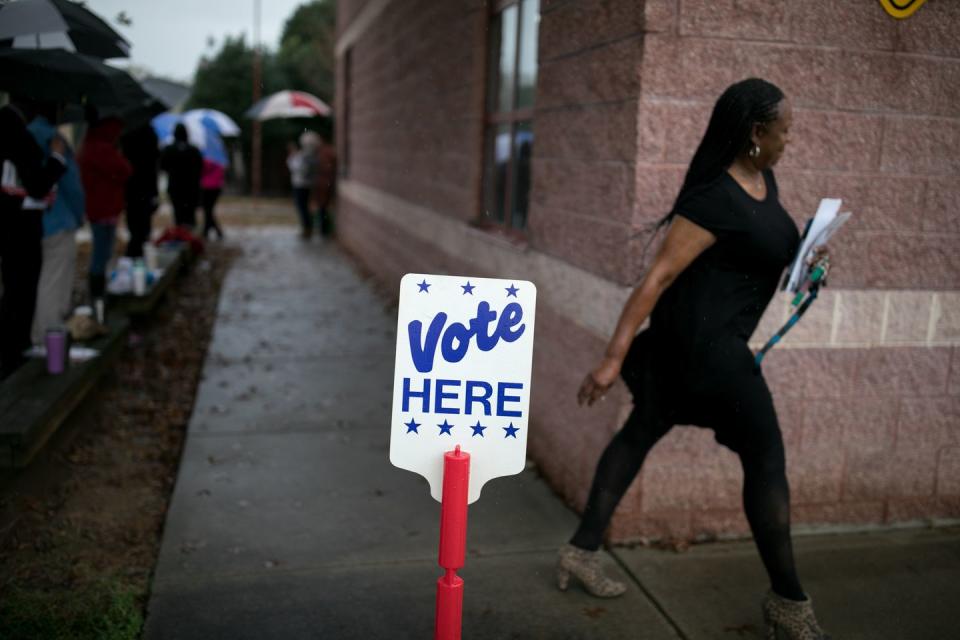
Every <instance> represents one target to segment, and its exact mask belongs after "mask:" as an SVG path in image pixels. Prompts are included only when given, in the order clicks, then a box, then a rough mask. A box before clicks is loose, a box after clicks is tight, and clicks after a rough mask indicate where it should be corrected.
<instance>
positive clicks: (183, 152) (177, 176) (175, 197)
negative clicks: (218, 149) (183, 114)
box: [160, 123, 203, 232]
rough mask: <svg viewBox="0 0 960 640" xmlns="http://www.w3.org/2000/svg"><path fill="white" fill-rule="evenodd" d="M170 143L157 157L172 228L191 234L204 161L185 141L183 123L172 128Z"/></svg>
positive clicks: (195, 220) (194, 221) (185, 133)
mask: <svg viewBox="0 0 960 640" xmlns="http://www.w3.org/2000/svg"><path fill="white" fill-rule="evenodd" d="M173 140H174V142H173V144H171V145H170V146H168V147H166V148H165V149H164V150H163V151H162V152H161V153H160V169H161V170H163V171H165V172H166V174H167V194H168V195H169V196H170V202H171V204H172V205H173V220H174V224H176V225H177V226H178V227H184V228H185V229H187V230H188V231H191V232H192V231H193V228H194V226H195V225H196V222H197V217H196V215H197V205H198V204H199V203H200V173H201V170H202V168H203V157H202V156H201V155H200V150H199V149H197V148H196V147H195V146H193V145H192V144H190V141H189V140H188V139H187V128H186V127H185V126H184V125H183V123H180V124H178V125H177V126H176V127H175V128H174V130H173Z"/></svg>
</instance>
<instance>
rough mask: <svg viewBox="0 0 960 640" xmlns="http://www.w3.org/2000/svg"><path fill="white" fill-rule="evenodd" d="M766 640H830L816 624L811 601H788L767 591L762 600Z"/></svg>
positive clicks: (808, 599)
mask: <svg viewBox="0 0 960 640" xmlns="http://www.w3.org/2000/svg"><path fill="white" fill-rule="evenodd" d="M763 621H764V623H765V624H766V627H767V635H766V638H767V640H830V636H828V635H827V634H826V633H824V631H823V629H821V628H820V625H819V624H818V623H817V617H816V616H815V615H814V613H813V601H812V600H810V598H807V599H806V600H800V601H798V600H788V599H787V598H783V597H780V596H778V595H777V594H776V593H774V592H773V591H768V592H767V595H766V597H765V598H764V599H763Z"/></svg>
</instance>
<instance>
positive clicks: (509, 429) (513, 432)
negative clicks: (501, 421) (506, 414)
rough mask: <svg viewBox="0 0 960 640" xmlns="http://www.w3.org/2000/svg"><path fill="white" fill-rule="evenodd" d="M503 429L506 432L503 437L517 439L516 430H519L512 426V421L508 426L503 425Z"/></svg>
mask: <svg viewBox="0 0 960 640" xmlns="http://www.w3.org/2000/svg"><path fill="white" fill-rule="evenodd" d="M503 430H504V431H506V432H507V434H506V435H505V436H503V437H504V438H513V439H514V440H516V439H517V431H520V429H518V428H517V427H515V426H513V423H512V422H511V423H510V426H509V427H503Z"/></svg>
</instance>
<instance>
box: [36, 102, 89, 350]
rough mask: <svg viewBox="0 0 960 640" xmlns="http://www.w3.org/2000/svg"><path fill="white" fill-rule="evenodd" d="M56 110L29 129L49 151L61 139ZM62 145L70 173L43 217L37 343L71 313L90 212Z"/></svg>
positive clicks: (74, 167) (67, 149) (70, 156)
mask: <svg viewBox="0 0 960 640" xmlns="http://www.w3.org/2000/svg"><path fill="white" fill-rule="evenodd" d="M55 111H56V110H55V108H52V107H48V108H47V109H44V110H42V111H41V113H40V114H39V115H37V117H35V118H34V119H33V121H32V122H31V123H30V125H29V127H28V128H29V130H30V133H31V134H32V135H33V138H34V139H35V140H36V141H37V144H38V145H40V148H42V149H47V148H49V147H50V143H51V141H52V140H53V139H54V138H61V136H60V134H59V133H57V129H56V127H55V126H54V123H55V122H56V120H57V119H56V115H55ZM61 140H62V138H61ZM62 142H63V144H64V148H65V149H64V153H63V156H64V159H65V161H66V171H65V172H64V174H63V176H61V178H60V180H59V182H57V197H56V199H55V200H54V201H53V204H52V205H51V206H50V207H49V208H48V209H47V210H46V212H44V214H43V264H42V266H41V268H40V282H39V285H38V287H37V305H36V311H35V312H34V314H33V332H32V337H33V343H34V344H42V343H43V339H44V334H45V333H46V331H47V329H49V328H51V327H57V326H60V325H62V324H63V321H64V320H65V319H66V317H67V315H68V314H69V313H70V303H71V299H72V297H73V274H74V271H75V270H76V265H77V240H76V233H77V229H79V228H80V227H82V226H83V221H84V212H85V210H86V202H85V196H84V193H83V183H82V182H81V181H80V169H79V168H78V167H77V161H76V158H75V157H74V154H73V150H72V149H71V148H70V146H69V145H68V144H67V142H66V140H62Z"/></svg>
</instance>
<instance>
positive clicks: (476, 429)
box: [470, 420, 486, 438]
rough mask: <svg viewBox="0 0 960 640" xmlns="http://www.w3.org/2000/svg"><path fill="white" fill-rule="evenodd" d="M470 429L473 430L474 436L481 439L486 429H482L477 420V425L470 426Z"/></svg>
mask: <svg viewBox="0 0 960 640" xmlns="http://www.w3.org/2000/svg"><path fill="white" fill-rule="evenodd" d="M470 428H471V429H473V435H475V436H480V437H481V438H482V437H483V430H484V429H486V427H484V426H482V425H481V424H480V421H479V420H477V424H475V425H474V426H472V427H470ZM471 437H472V436H471Z"/></svg>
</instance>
